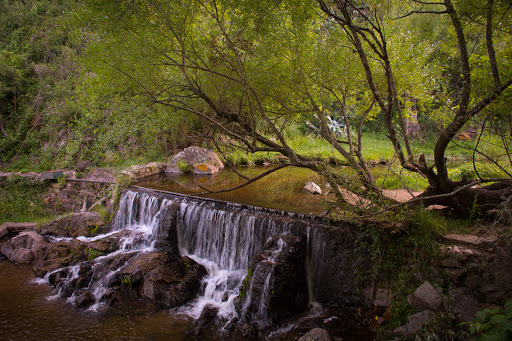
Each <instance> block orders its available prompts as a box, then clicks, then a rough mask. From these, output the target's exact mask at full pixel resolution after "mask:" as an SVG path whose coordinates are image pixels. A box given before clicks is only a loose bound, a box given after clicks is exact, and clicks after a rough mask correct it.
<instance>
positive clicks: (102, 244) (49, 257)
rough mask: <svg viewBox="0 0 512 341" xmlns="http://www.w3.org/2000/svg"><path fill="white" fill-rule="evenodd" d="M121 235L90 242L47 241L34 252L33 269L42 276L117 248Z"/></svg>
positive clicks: (75, 240)
mask: <svg viewBox="0 0 512 341" xmlns="http://www.w3.org/2000/svg"><path fill="white" fill-rule="evenodd" d="M122 235H124V233H119V234H117V235H112V236H109V237H108V238H104V239H100V240H96V241H92V242H84V241H80V240H77V239H73V240H72V241H70V242H57V243H47V244H45V245H43V246H42V247H40V248H39V249H38V250H37V251H36V252H35V259H34V270H35V271H36V273H37V275H38V276H43V275H44V274H45V273H47V272H51V271H54V270H56V269H58V268H61V267H63V266H68V265H73V264H76V263H78V262H82V261H86V260H92V259H94V258H96V257H99V256H102V255H105V254H108V253H110V252H113V251H115V250H117V248H118V246H119V240H118V238H119V237H120V236H122Z"/></svg>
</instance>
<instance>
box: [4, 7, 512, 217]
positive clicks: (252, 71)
mask: <svg viewBox="0 0 512 341" xmlns="http://www.w3.org/2000/svg"><path fill="white" fill-rule="evenodd" d="M0 7H1V8H0V9H1V11H0V13H2V14H1V20H0V36H1V37H2V38H1V41H0V44H1V45H0V78H1V82H0V84H1V86H0V101H1V106H0V108H1V110H2V111H1V113H0V128H1V136H0V165H1V166H2V168H3V169H5V170H25V171H29V170H47V169H51V168H64V167H66V168H68V167H73V166H74V165H75V164H76V162H77V161H79V160H81V159H82V160H83V159H87V160H92V161H93V163H94V165H95V166H103V165H115V166H123V165H126V164H128V163H134V162H143V161H149V160H161V161H165V160H166V159H167V158H168V157H169V156H171V155H173V153H174V152H175V151H176V150H178V149H179V148H183V147H185V146H188V145H191V144H199V145H204V146H207V147H212V148H216V149H219V150H222V151H223V152H224V154H225V155H226V156H227V158H228V161H231V162H232V163H236V162H239V163H242V164H246V163H249V162H251V161H253V162H259V161H261V160H262V159H264V158H268V159H271V160H272V159H273V158H274V157H275V155H278V154H282V155H284V156H286V157H287V158H288V160H289V162H290V163H292V164H293V165H296V166H299V167H306V168H310V169H313V170H315V171H317V172H319V173H321V174H323V175H325V176H326V177H327V178H328V180H329V181H330V182H331V184H332V185H333V186H332V188H333V190H334V191H335V192H336V194H337V197H338V200H339V202H340V204H342V205H343V204H348V203H346V202H345V199H344V196H343V193H342V192H340V191H338V190H337V189H338V185H341V186H342V187H344V188H346V189H349V190H350V191H352V192H355V193H357V194H358V195H360V196H363V197H366V198H369V199H371V200H372V201H373V202H375V203H377V204H378V205H376V207H375V209H376V210H379V209H380V208H382V205H389V204H392V203H389V199H385V198H383V197H382V196H381V192H380V191H381V189H382V186H385V187H391V188H396V187H399V186H400V185H402V186H403V185H408V187H412V188H415V189H421V190H425V189H426V191H425V192H424V194H423V197H422V198H421V199H422V202H423V203H425V204H434V203H441V204H444V205H448V206H450V207H452V208H453V209H454V210H455V211H457V212H459V213H462V214H468V213H469V212H470V211H471V210H474V209H475V207H477V208H478V210H480V211H481V212H482V213H485V212H487V211H490V210H492V209H494V208H495V207H496V206H497V205H500V203H501V202H502V199H503V198H504V197H506V196H509V195H510V183H509V180H510V174H511V172H512V168H511V160H510V156H509V147H510V138H511V135H510V132H511V129H510V114H509V110H510V100H509V97H510V89H509V86H510V84H511V82H512V80H511V77H510V67H511V65H510V58H509V56H510V52H511V48H512V47H511V46H510V42H511V32H510V29H509V27H510V25H509V23H510V21H511V20H512V14H511V11H510V6H509V5H508V3H507V2H506V1H496V0H488V1H487V2H483V1H470V0H456V1H451V0H446V1H442V2H423V1H416V0H411V1H391V2H386V3H385V4H383V3H381V2H380V1H371V0H369V1H365V2H364V3H363V2H357V1H341V0H332V1H320V0H318V1H307V0H302V1H275V0H265V1H258V2H254V1H244V0H241V1H232V0H217V1H214V0H211V1H206V0H205V1H180V2H164V3H161V2H157V1H150V0H148V1H137V2H135V1H116V2H111V1H100V0H98V1H89V2H72V1H64V0H62V1H7V0H4V1H2V2H1V3H0ZM329 116H330V117H332V118H335V119H338V120H339V121H340V122H342V123H343V124H344V126H345V130H344V131H342V132H341V134H337V135H336V134H334V133H333V130H331V129H330V128H329V123H330V122H329V121H328V120H329V118H328V117H329ZM307 122H312V124H309V125H308V124H307ZM312 125H316V127H317V128H318V129H316V131H314V130H315V129H314V128H313V130H310V127H311V126H312ZM383 159H384V160H386V161H388V164H389V165H390V166H391V168H390V172H388V174H390V176H389V177H388V178H386V179H379V180H378V181H376V180H375V177H374V175H373V174H372V172H371V164H372V163H373V162H375V161H381V160H383ZM339 165H349V166H350V167H351V168H353V169H354V170H355V173H356V175H357V179H358V181H353V180H354V177H352V176H351V177H349V178H347V177H344V176H343V175H342V174H340V173H339ZM452 165H453V166H455V167H452ZM408 179H413V180H408ZM489 181H493V182H496V181H498V182H496V183H494V184H493V185H491V186H490V187H482V186H480V187H474V186H475V185H479V184H481V183H485V182H489ZM427 186H428V188H426V187H427ZM386 202H387V203H386Z"/></svg>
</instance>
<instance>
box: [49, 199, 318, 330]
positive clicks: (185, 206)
mask: <svg viewBox="0 0 512 341" xmlns="http://www.w3.org/2000/svg"><path fill="white" fill-rule="evenodd" d="M172 203H179V207H178V212H177V230H178V241H179V248H180V253H181V254H182V255H186V256H189V257H190V258H192V259H194V260H195V261H196V262H197V263H199V264H201V265H203V266H204V267H205V268H206V269H207V272H208V274H207V275H206V276H205V277H204V279H203V280H202V290H201V294H200V296H199V297H198V298H197V299H195V300H194V301H192V302H190V303H189V304H187V305H185V306H183V307H180V308H178V309H177V311H178V312H179V313H183V314H186V315H189V316H191V317H193V318H195V319H197V318H199V316H200V315H201V312H202V310H203V308H204V307H205V306H207V305H210V306H214V307H217V308H218V309H219V313H218V315H219V317H221V318H223V319H224V320H225V321H227V323H229V321H230V320H232V319H233V318H235V317H236V316H237V315H236V311H235V303H236V300H237V298H238V290H239V288H240V287H241V285H242V281H243V279H244V278H245V276H246V275H247V271H248V268H249V263H250V261H251V259H252V258H253V257H254V256H255V255H256V254H257V253H259V252H261V251H262V250H263V246H264V245H265V243H266V241H267V240H268V239H269V238H270V237H271V236H273V235H275V234H279V233H283V232H286V231H288V230H289V229H290V228H291V225H288V223H287V222H286V221H287V220H286V219H285V220H284V221H283V220H281V221H276V220H275V219H271V218H269V216H268V214H266V213H265V212H263V211H259V210H257V209H255V210H250V211H244V212H243V213H241V210H240V208H238V207H237V206H236V205H232V206H230V205H224V206H222V207H220V208H219V207H217V206H218V204H216V203H213V202H209V201H199V200H191V199H184V198H181V197H175V198H173V199H162V198H158V197H157V196H153V195H148V194H146V193H144V192H132V191H127V192H125V193H124V194H123V196H122V198H121V201H120V207H119V210H118V212H117V214H116V217H115V219H114V221H113V222H112V225H111V231H110V232H109V233H106V234H103V235H100V236H96V237H92V238H87V237H79V238H77V239H79V240H81V241H95V240H100V239H103V238H108V237H112V235H114V234H118V233H120V234H121V235H122V237H121V238H120V243H119V245H120V247H119V250H118V251H116V252H113V253H111V254H109V255H106V256H102V257H98V258H96V259H94V260H93V261H92V263H93V265H92V266H93V273H94V276H93V278H92V279H91V282H90V283H89V285H88V287H89V290H90V291H91V292H92V293H93V295H94V297H95V304H93V305H92V306H91V308H90V309H91V310H94V311H96V310H97V309H99V308H101V306H102V303H101V301H102V297H103V296H104V295H105V293H106V292H107V288H108V284H109V280H110V279H111V278H112V277H113V276H114V275H115V274H116V272H118V271H120V270H121V269H122V268H123V267H124V266H125V265H126V264H124V265H123V266H121V267H119V268H117V269H115V270H108V271H107V272H105V269H104V266H102V262H105V261H107V260H108V259H110V258H113V257H115V256H118V255H119V254H127V253H134V254H137V253H140V252H152V251H154V250H155V247H154V246H155V243H156V242H157V241H158V240H159V228H160V226H159V218H160V214H161V212H162V211H163V210H164V209H165V208H167V207H168V206H169V205H170V204H172ZM290 221H291V220H290ZM295 221H296V220H295ZM303 232H304V233H305V234H306V233H307V236H308V244H310V245H312V244H311V243H309V239H310V229H309V228H307V231H303ZM314 247H315V252H316V249H317V248H320V249H323V246H322V245H319V246H316V245H314ZM281 248H282V245H280V248H279V250H277V251H275V252H279V251H280V250H281ZM312 251H313V250H311V251H309V252H308V253H310V254H311V253H313V254H315V252H312ZM319 256H321V254H319ZM271 258H272V257H270V260H271ZM316 260H317V259H312V257H308V264H307V267H308V271H309V273H310V274H309V276H310V278H311V276H312V275H311V274H312V273H313V271H314V265H315V261H316ZM79 268H80V264H78V265H75V266H72V267H67V268H62V269H58V270H56V271H54V272H58V271H62V270H66V272H67V274H68V275H67V276H68V277H67V279H66V280H65V283H70V282H71V281H73V280H74V279H75V278H77V277H78V271H79ZM101 271H103V272H101ZM48 276H49V274H48V275H47V276H46V277H45V279H46V280H48ZM269 278H270V274H269V275H268V278H267V285H266V286H267V287H266V288H265V290H266V291H268V281H269ZM309 289H310V296H311V297H313V289H312V284H310V285H309ZM266 294H268V292H267V293H266ZM71 299H74V297H72V298H71ZM310 300H311V301H312V299H310ZM264 302H265V300H264V299H261V306H260V310H261V311H260V315H261V317H262V318H265V316H267V318H268V314H267V313H266V307H265V306H264V305H263V304H264Z"/></svg>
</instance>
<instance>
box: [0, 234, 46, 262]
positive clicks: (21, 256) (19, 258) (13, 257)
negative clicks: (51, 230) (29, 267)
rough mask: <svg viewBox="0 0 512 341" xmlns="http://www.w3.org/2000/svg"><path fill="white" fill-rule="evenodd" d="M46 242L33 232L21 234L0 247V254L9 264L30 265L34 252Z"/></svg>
mask: <svg viewBox="0 0 512 341" xmlns="http://www.w3.org/2000/svg"><path fill="white" fill-rule="evenodd" d="M44 244H47V241H46V240H44V238H43V237H42V236H41V235H39V234H38V233H37V232H35V231H26V232H21V233H20V234H18V235H17V236H16V237H14V238H12V239H11V240H9V241H8V242H7V243H5V244H3V245H2V246H0V252H1V253H2V254H3V255H4V256H5V257H6V258H7V259H9V260H10V261H11V262H13V263H21V264H30V263H31V262H32V261H33V260H34V255H35V252H36V251H37V250H38V249H39V248H40V247H41V246H42V245H44Z"/></svg>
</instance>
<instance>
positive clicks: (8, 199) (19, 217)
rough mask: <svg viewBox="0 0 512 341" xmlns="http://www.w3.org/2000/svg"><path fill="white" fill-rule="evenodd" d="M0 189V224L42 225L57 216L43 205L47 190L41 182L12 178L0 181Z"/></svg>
mask: <svg viewBox="0 0 512 341" xmlns="http://www.w3.org/2000/svg"><path fill="white" fill-rule="evenodd" d="M0 188H1V191H0V203H1V205H0V224H3V223H4V222H6V221H13V222H37V223H44V222H47V221H50V220H52V219H54V218H55V217H56V216H57V214H58V212H55V211H54V210H51V209H49V208H48V207H47V206H46V205H45V203H44V196H45V193H46V191H47V190H48V188H47V186H46V185H45V184H44V183H42V182H34V181H30V180H26V179H23V178H18V177H14V178H10V179H3V180H1V181H0Z"/></svg>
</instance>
